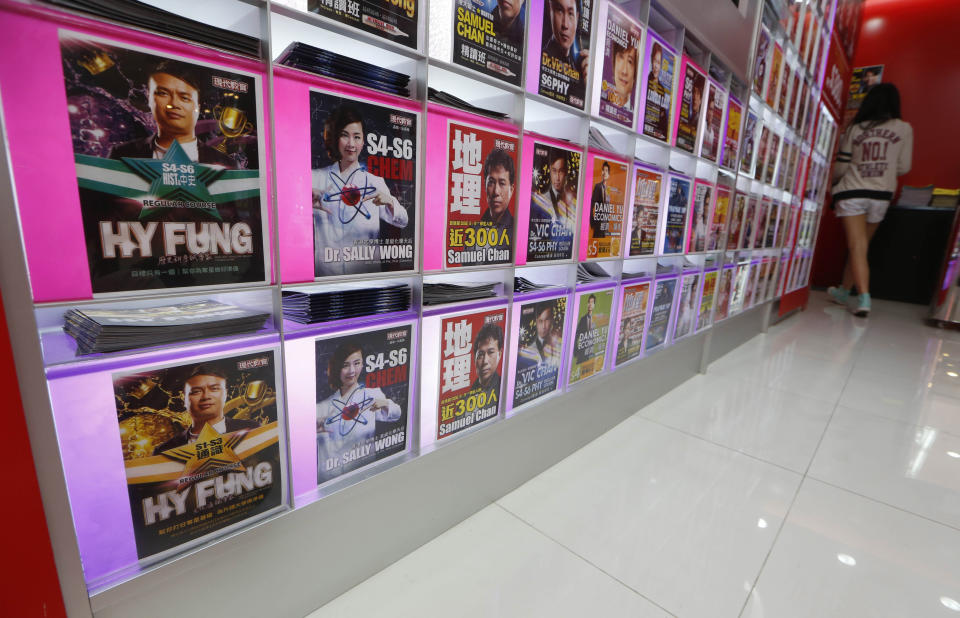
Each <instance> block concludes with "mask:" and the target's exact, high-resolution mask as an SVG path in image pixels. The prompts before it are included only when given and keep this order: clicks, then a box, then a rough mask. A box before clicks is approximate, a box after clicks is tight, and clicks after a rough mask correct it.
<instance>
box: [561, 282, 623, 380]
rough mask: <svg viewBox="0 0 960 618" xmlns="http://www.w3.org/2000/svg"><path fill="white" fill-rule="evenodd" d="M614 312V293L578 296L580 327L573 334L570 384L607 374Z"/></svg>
mask: <svg viewBox="0 0 960 618" xmlns="http://www.w3.org/2000/svg"><path fill="white" fill-rule="evenodd" d="M612 309H613V290H595V291H592V292H581V293H579V294H578V295H577V312H576V314H575V316H576V319H577V327H576V330H575V331H574V334H573V362H571V363H570V381H569V383H570V384H573V383H574V382H579V381H580V380H583V379H586V378H589V377H590V376H592V375H596V374H598V373H600V372H601V371H603V366H604V362H605V361H606V357H607V339H608V337H609V336H610V321H611V317H612V315H611V310H612Z"/></svg>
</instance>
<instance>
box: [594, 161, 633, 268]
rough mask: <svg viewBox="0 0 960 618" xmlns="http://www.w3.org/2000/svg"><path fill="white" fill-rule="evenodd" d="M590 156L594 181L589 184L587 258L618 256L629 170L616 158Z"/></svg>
mask: <svg viewBox="0 0 960 618" xmlns="http://www.w3.org/2000/svg"><path fill="white" fill-rule="evenodd" d="M590 156H591V157H592V158H593V178H592V180H591V183H590V187H591V189H590V219H589V221H586V223H587V226H586V230H585V231H586V232H587V257H588V258H607V257H617V256H619V255H620V247H621V240H622V237H623V213H624V210H625V206H626V203H627V182H628V179H629V176H630V167H629V166H628V165H627V164H626V163H623V162H621V161H617V160H614V159H606V158H603V157H600V156H594V155H590Z"/></svg>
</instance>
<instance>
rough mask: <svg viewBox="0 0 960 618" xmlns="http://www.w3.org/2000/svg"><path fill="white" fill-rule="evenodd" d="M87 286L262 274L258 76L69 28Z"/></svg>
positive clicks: (67, 64)
mask: <svg viewBox="0 0 960 618" xmlns="http://www.w3.org/2000/svg"><path fill="white" fill-rule="evenodd" d="M60 53H61V60H62V67H63V75H64V85H65V88H66V96H67V110H68V113H69V121H70V132H71V135H72V137H73V152H74V160H75V162H76V174H77V184H78V188H79V192H80V210H81V216H82V219H83V235H84V238H85V241H86V249H87V260H88V265H89V271H90V282H91V286H92V289H93V292H94V294H103V293H116V292H132V291H136V290H146V289H157V288H181V289H182V288H193V287H197V286H207V285H225V284H234V283H261V282H268V281H269V279H268V277H269V246H268V243H267V242H266V241H265V240H264V237H265V233H264V231H265V227H266V200H265V199H264V187H265V179H264V175H263V173H262V171H261V170H263V169H264V167H265V165H264V162H263V160H262V159H263V157H264V148H263V147H262V144H261V138H262V127H263V114H262V112H263V110H262V108H261V92H260V77H259V76H258V75H256V74H254V73H247V72H244V71H241V70H239V69H234V68H227V67H224V66H218V65H213V64H207V63H201V62H198V61H194V60H188V59H184V58H179V57H176V56H173V55H170V54H164V55H162V56H161V55H157V54H156V53H153V52H148V51H144V50H141V49H139V48H135V47H131V46H128V45H126V44H120V43H115V42H112V41H108V40H106V39H100V38H96V37H92V36H89V35H86V34H79V33H74V32H69V31H65V30H64V31H61V32H60Z"/></svg>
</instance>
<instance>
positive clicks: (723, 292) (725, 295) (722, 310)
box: [713, 265, 734, 324]
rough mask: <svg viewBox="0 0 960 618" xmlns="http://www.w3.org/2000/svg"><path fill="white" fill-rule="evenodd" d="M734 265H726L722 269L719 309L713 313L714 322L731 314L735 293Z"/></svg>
mask: <svg viewBox="0 0 960 618" xmlns="http://www.w3.org/2000/svg"><path fill="white" fill-rule="evenodd" d="M733 275H734V266H733V265H730V266H726V267H724V268H723V270H721V271H720V282H719V283H718V284H717V310H716V311H714V313H713V322H714V324H716V323H717V322H719V321H720V320H723V319H726V317H727V316H728V315H729V314H730V297H731V296H732V295H733Z"/></svg>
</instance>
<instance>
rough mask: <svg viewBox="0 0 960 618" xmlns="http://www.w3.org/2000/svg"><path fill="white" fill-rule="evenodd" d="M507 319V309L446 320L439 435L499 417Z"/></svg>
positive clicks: (444, 326) (444, 324)
mask: <svg viewBox="0 0 960 618" xmlns="http://www.w3.org/2000/svg"><path fill="white" fill-rule="evenodd" d="M506 322H507V310H506V309H491V310H488V311H478V312H476V313H470V314H467V315H458V316H453V317H448V318H444V319H443V321H442V322H441V324H440V329H441V331H440V332H441V337H440V397H439V399H438V405H437V439H438V440H440V439H441V438H446V437H447V436H452V435H453V434H455V433H459V432H461V431H464V430H466V429H469V428H471V427H473V426H475V425H479V424H480V423H482V422H484V421H489V420H491V419H493V418H496V416H497V413H498V412H499V411H500V397H501V389H500V386H501V383H502V378H501V376H502V375H503V350H504V327H505V326H506Z"/></svg>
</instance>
